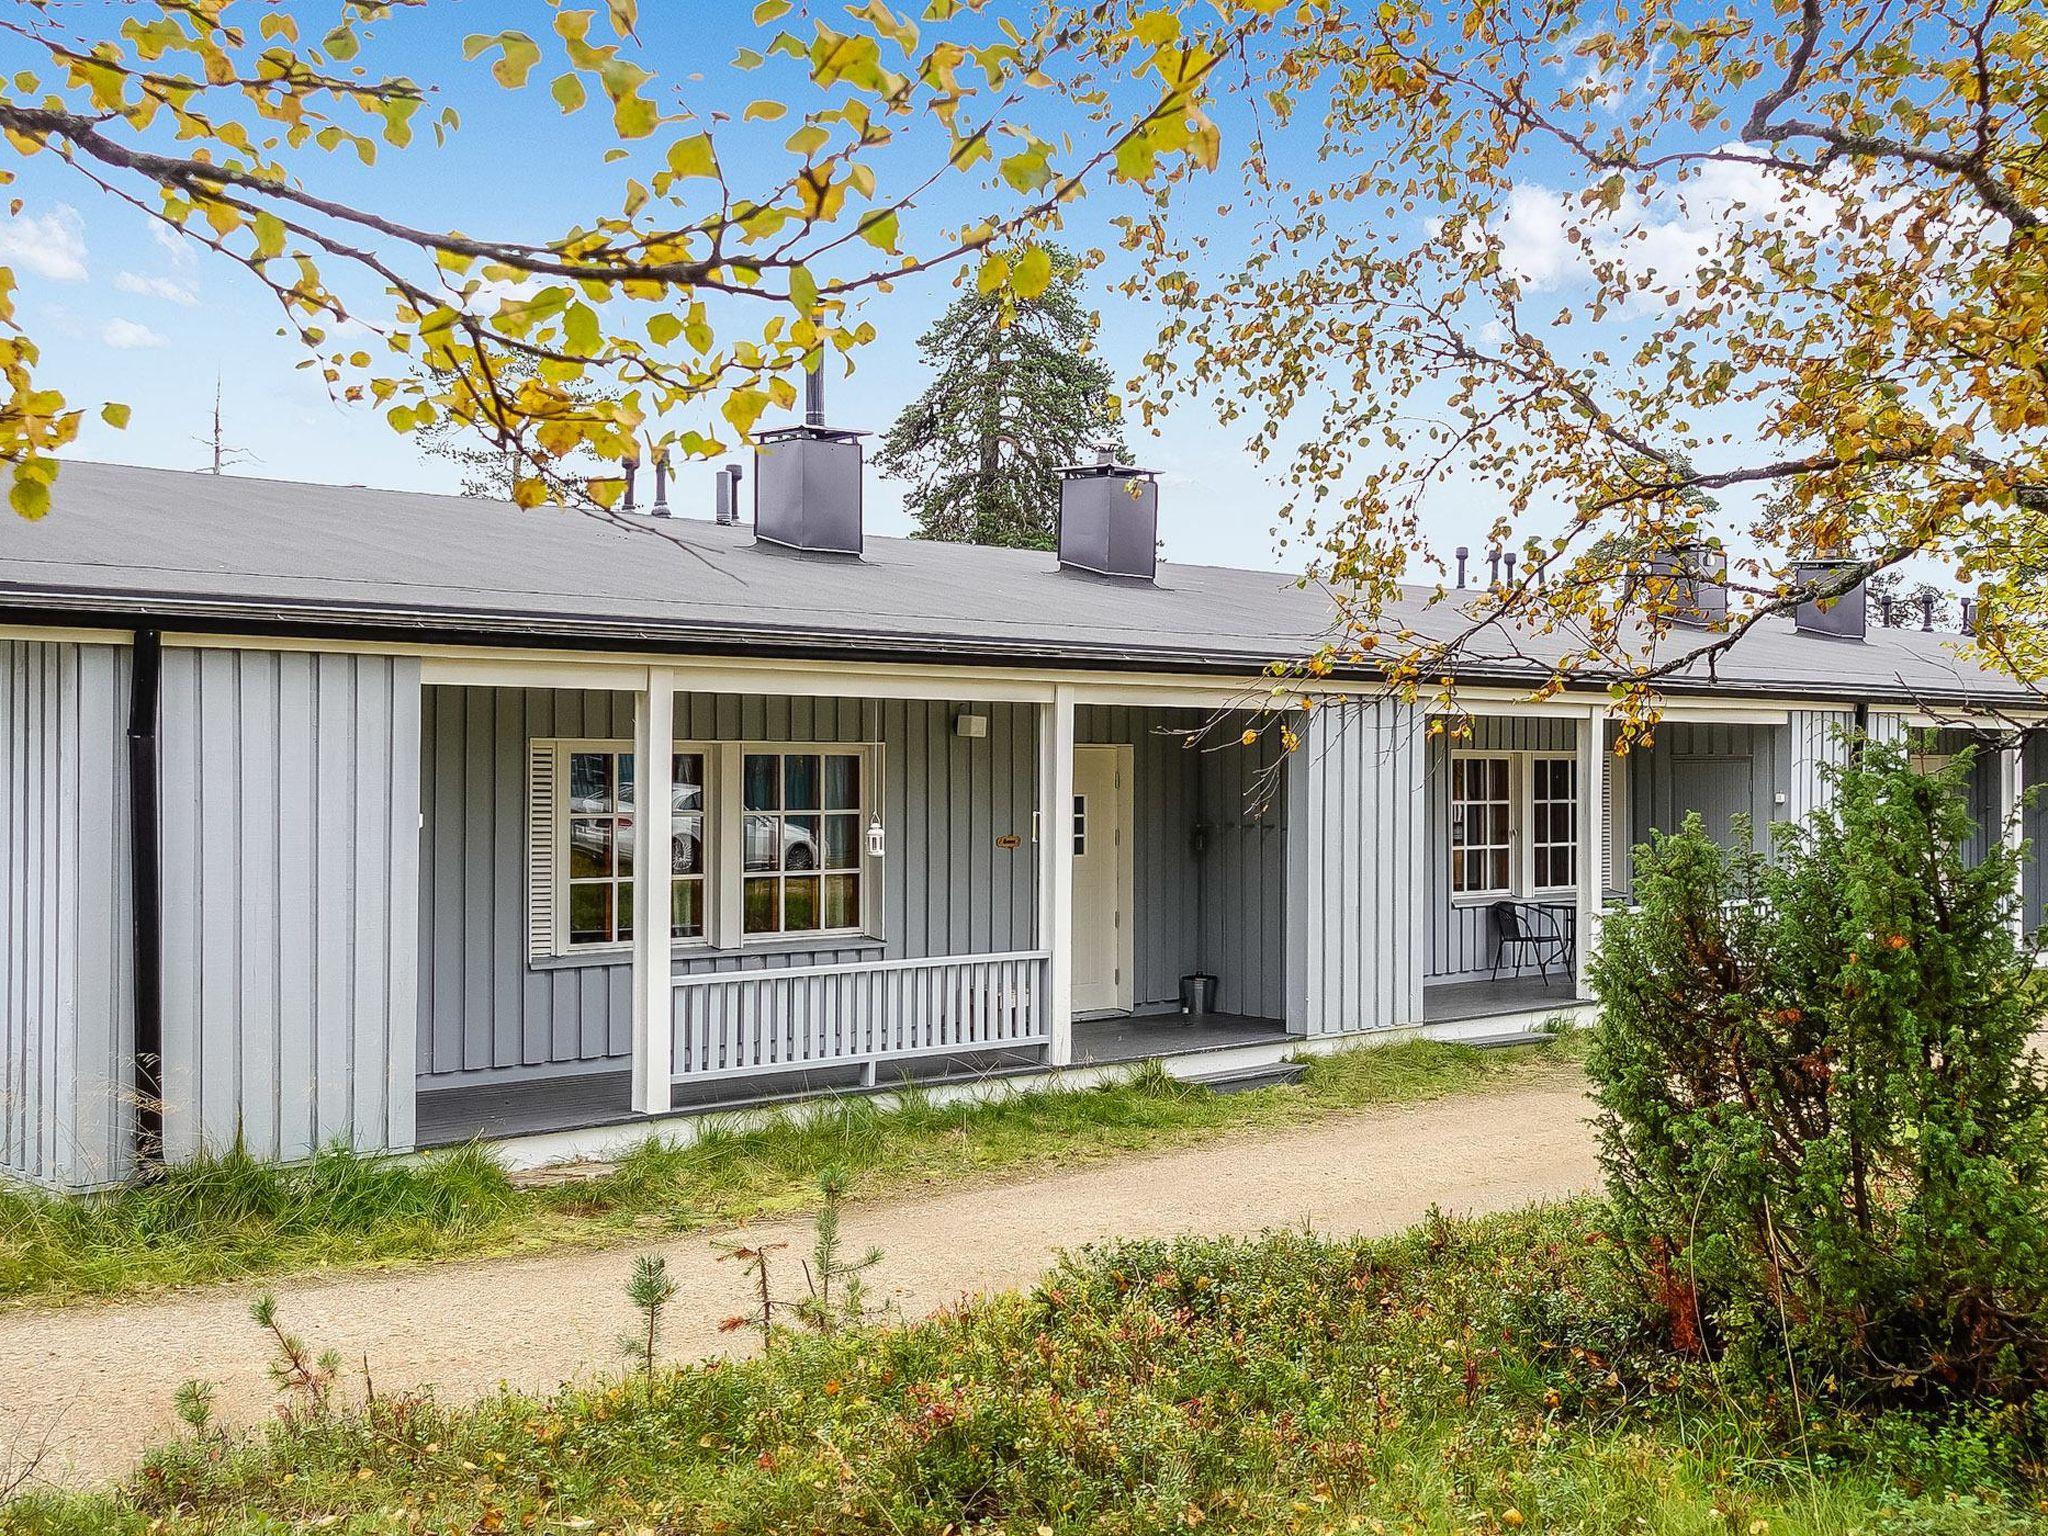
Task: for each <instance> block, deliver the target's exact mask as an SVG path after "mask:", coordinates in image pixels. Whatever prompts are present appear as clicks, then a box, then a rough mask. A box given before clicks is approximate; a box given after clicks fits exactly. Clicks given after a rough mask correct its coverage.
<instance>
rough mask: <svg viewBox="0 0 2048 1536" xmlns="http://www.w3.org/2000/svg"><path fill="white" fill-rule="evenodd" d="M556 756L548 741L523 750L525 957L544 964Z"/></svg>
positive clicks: (548, 942)
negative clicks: (524, 761)
mask: <svg viewBox="0 0 2048 1536" xmlns="http://www.w3.org/2000/svg"><path fill="white" fill-rule="evenodd" d="M559 761H560V754H559V753H558V752H557V751H556V750H555V744H554V743H553V742H552V741H533V742H528V743H527V748H526V953H527V955H528V957H529V958H531V959H534V960H545V959H547V958H548V957H549V956H551V955H553V954H554V952H555V888H556V881H555V842H556V839H555V774H556V771H557V764H558V762H559Z"/></svg>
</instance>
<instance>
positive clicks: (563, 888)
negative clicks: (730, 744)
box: [534, 737, 723, 959]
mask: <svg viewBox="0 0 2048 1536" xmlns="http://www.w3.org/2000/svg"><path fill="white" fill-rule="evenodd" d="M534 745H535V746H536V747H545V748H546V749H548V750H549V751H550V752H551V753H552V754H553V757H554V785H553V799H554V805H553V811H552V826H551V828H550V830H551V832H552V834H553V841H554V870H553V877H554V878H553V896H552V901H553V919H554V945H553V953H554V955H555V956H556V957H557V958H560V959H569V958H572V957H575V956H582V955H630V954H631V953H632V952H633V941H632V940H631V939H630V938H627V939H612V940H608V941H607V942H605V943H602V944H577V943H573V942H571V940H570V938H569V891H570V886H571V884H572V883H573V882H572V881H571V879H570V875H569V838H570V834H571V830H572V827H573V823H574V820H575V816H574V813H573V812H571V810H570V809H569V793H570V784H569V759H570V758H571V757H573V756H575V755H576V754H577V753H579V752H609V753H611V754H613V756H614V757H615V758H617V757H631V756H632V755H633V751H634V743H633V741H632V739H631V738H630V737H628V738H626V739H625V740H622V741H615V740H611V739H609V738H599V737H587V738H583V737H560V738H555V739H551V740H547V741H536V742H535V743H534ZM718 747H719V744H718V743H717V742H715V741H710V742H707V741H679V742H676V743H675V745H674V746H673V748H671V750H672V751H673V752H674V753H676V754H678V755H680V754H683V753H693V754H696V755H698V756H701V757H702V758H703V759H704V812H703V814H704V848H703V863H704V875H703V880H704V931H703V933H702V934H699V935H697V936H695V937H692V938H680V939H679V938H674V937H673V936H671V939H670V943H671V945H672V947H673V948H674V949H675V950H676V951H677V952H678V953H681V952H684V951H688V950H697V949H710V948H712V947H713V942H712V941H713V936H714V935H715V934H716V933H717V931H718V930H717V922H718V919H717V915H716V912H715V910H714V908H715V904H716V902H717V900H718V851H719V845H720V843H721V842H722V841H723V838H722V837H721V828H720V827H719V825H718V821H719V816H718V806H719V799H718V776H719V772H720V768H721V766H722V765H721V764H720V763H719V760H718ZM633 782H634V785H635V787H636V790H637V787H638V785H639V776H638V774H637V773H636V774H635V775H634V781H633ZM634 814H635V817H636V819H637V816H638V811H637V809H636V811H635V812H634ZM635 920H636V921H637V920H638V914H637V913H636V914H635Z"/></svg>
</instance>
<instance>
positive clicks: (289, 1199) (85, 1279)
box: [0, 1147, 521, 1297]
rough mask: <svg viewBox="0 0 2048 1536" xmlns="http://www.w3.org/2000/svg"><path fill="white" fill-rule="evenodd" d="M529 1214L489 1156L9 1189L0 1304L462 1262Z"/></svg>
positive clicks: (193, 1167)
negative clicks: (341, 1269)
mask: <svg viewBox="0 0 2048 1536" xmlns="http://www.w3.org/2000/svg"><path fill="white" fill-rule="evenodd" d="M520 1204H521V1197H520V1195H519V1192H518V1191H517V1190H515V1189H514V1188H513V1187H512V1182H511V1180H510V1179H509V1178H507V1177H506V1174H505V1170H504V1169H503V1168H501V1167H500V1166H499V1165H498V1164H497V1162H496V1161H494V1160H493V1159H492V1157H491V1156H490V1154H489V1153H488V1152H486V1151H485V1150H484V1149H483V1148H481V1147H464V1148H461V1149H458V1150H456V1151H452V1152H447V1153H443V1154H439V1155H436V1156H434V1157H431V1158H425V1159H421V1160H419V1161H416V1162H405V1161H400V1160H396V1159H392V1158H375V1157H367V1156H364V1155H361V1154H359V1153H355V1152H351V1151H349V1150H347V1149H346V1148H334V1149H331V1150H328V1151H324V1152H322V1153H321V1154H320V1155H319V1156H318V1157H316V1158H314V1159H313V1160H312V1161H311V1162H308V1163H304V1164H300V1165H297V1166H294V1167H279V1166H277V1165H276V1164H272V1163H264V1162H259V1161H257V1160H256V1159H255V1158H253V1157H250V1156H249V1155H248V1154H247V1153H245V1152H239V1151H237V1152H230V1153H227V1154H225V1155H222V1156H218V1157H203V1158H199V1159H197V1160H195V1161H192V1162H189V1163H183V1164H180V1165H179V1166H177V1167H175V1168H172V1169H170V1170H168V1171H167V1172H165V1173H164V1175H163V1176H162V1177H161V1178H159V1179H157V1180H156V1181H154V1182H152V1183H149V1184H143V1185H138V1186H136V1187H134V1188H132V1189H125V1190H120V1191H117V1192H114V1193H111V1194H106V1195H97V1196H87V1197H81V1198H73V1199H65V1198H61V1197H58V1196H54V1195H47V1194H39V1193H35V1192H31V1191H23V1190H18V1189H7V1188H0V1296H6V1297H22V1296H33V1295H60V1296H61V1295H66V1294H84V1295H111V1294H115V1293H118V1292H123V1291H133V1290H144V1289H150V1288H153V1287H158V1286H165V1285H184V1284H193V1283H198V1282H203V1281H208V1280H221V1279H227V1278H230V1277H233V1276H237V1275H247V1274H252V1273H257V1272H262V1271H267V1270H276V1269H280V1268H285V1267H297V1266H302V1265H315V1264H320V1263H323V1262H364V1261H371V1260H376V1259H380V1258H399V1257H417V1256H424V1255H430V1254H434V1253H439V1252H447V1251H453V1250H458V1249H460V1248H462V1247H463V1246H465V1245H466V1244H467V1243H469V1242H470V1241H472V1240H474V1239H476V1238H479V1237H482V1236H485V1235H487V1234H489V1233H491V1232H493V1231H495V1230H496V1229H498V1228H499V1227H500V1226H501V1225H502V1224H504V1223H505V1222H506V1221H508V1220H509V1219H511V1218H512V1217H513V1216H514V1215H515V1214H516V1212H517V1211H518V1209H519V1207H520Z"/></svg>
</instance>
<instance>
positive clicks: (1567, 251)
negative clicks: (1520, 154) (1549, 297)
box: [1496, 161, 1835, 303]
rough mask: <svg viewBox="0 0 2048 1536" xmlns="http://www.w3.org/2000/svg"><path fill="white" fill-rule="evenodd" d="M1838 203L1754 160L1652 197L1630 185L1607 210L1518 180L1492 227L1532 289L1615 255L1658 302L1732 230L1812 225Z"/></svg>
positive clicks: (1504, 261)
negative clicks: (1577, 238)
mask: <svg viewBox="0 0 2048 1536" xmlns="http://www.w3.org/2000/svg"><path fill="white" fill-rule="evenodd" d="M1834 209H1835V199H1834V197H1833V196H1832V195H1831V194H1830V193H1829V192H1828V191H1826V190H1825V189H1820V188H1814V187H1810V186H1804V185H1799V184H1795V183H1793V182H1792V181H1791V180H1790V179H1789V178H1786V177H1784V176H1781V175H1777V174H1774V173H1772V172H1770V171H1767V170H1765V169H1763V168H1761V167H1759V166H1756V165H1751V164H1739V163H1733V162H1724V161H1716V162H1712V163H1709V164H1707V165H1706V166H1705V167H1703V168H1702V170H1701V172H1700V174H1699V175H1697V176H1695V177H1693V178H1691V179H1690V180H1688V181H1686V182H1684V183H1683V184H1682V185H1676V186H1671V187H1667V188H1665V189H1663V190H1661V191H1659V192H1658V193H1656V194H1655V195H1654V196H1652V197H1651V198H1650V199H1648V200H1645V199H1643V198H1640V197H1638V196H1637V195H1636V194H1635V193H1634V192H1633V191H1631V192H1630V193H1628V194H1627V195H1626V196H1624V197H1623V199H1622V201H1621V205H1620V206H1619V207H1618V208H1616V209H1615V210H1614V212H1613V213H1612V214H1610V215H1607V216H1605V217H1597V216H1594V215H1591V214H1589V213H1588V212H1587V210H1585V209H1583V208H1581V207H1580V206H1579V204H1578V199H1577V194H1576V193H1571V194H1567V193H1563V192H1557V191H1553V190H1552V189H1550V188H1549V187H1545V186H1541V185H1539V184H1536V183H1533V182H1522V183H1518V184H1517V185H1516V186H1515V187H1514V189H1513V190H1512V191H1511V192H1510V193H1509V195H1508V200H1507V208H1506V212H1505V214H1504V215H1503V217H1502V218H1501V220H1500V222H1499V224H1498V225H1497V226H1496V227H1497V231H1498V233H1499V236H1500V240H1501V265H1502V267H1503V268H1505V269H1506V270H1507V271H1508V272H1509V273H1511V274H1513V275H1514V276H1515V277H1516V278H1517V279H1518V280H1519V281H1520V282H1521V284H1522V286H1523V287H1524V288H1526V289H1528V290H1529V291H1530V292H1532V293H1541V292H1544V291H1549V290H1556V289H1561V288H1566V287H1570V286H1572V285H1573V284H1575V283H1577V282H1579V281H1582V280H1583V279H1585V278H1586V277H1587V276H1589V275H1590V264H1591V263H1592V262H1596V261H1598V262H1612V263H1614V264H1616V265H1617V266H1619V267H1620V268H1621V270H1622V271H1623V272H1625V273H1627V274H1628V275H1629V276H1631V277H1638V278H1647V279H1648V280H1649V282H1650V284H1651V287H1652V289H1653V290H1654V292H1653V295H1651V296H1646V298H1645V302H1646V303H1660V302H1661V300H1662V294H1663V293H1664V292H1666V291H1669V290H1670V289H1673V288H1678V289H1683V288H1685V287H1688V286H1690V280H1691V279H1692V278H1693V276H1694V275H1695V274H1697V273H1698V272H1699V270H1700V268H1701V267H1703V266H1704V265H1706V264H1707V263H1708V262H1709V261H1710V260H1712V259H1713V258H1714V257H1715V256H1716V255H1717V254H1719V253H1720V252H1721V251H1722V250H1724V249H1725V248H1726V244H1727V242H1728V240H1729V239H1730V237H1731V236H1733V235H1734V234H1736V233H1737V232H1739V231H1743V230H1750V231H1753V230H1756V229H1759V228H1762V227H1765V226H1767V225H1768V226H1775V227H1778V228H1783V229H1795V230H1804V231H1806V232H1809V233H1811V232H1816V231H1818V230H1819V229H1820V228H1821V227H1822V225H1823V224H1824V223H1825V222H1826V221H1827V220H1828V219H1829V218H1830V217H1831V216H1832V213H1833V212H1834ZM1574 225H1577V226H1579V227H1580V228H1581V229H1582V230H1583V231H1584V233H1585V235H1586V237H1587V238H1586V239H1585V240H1584V242H1583V243H1580V244H1574V243H1573V242H1572V241H1570V240H1569V239H1567V238H1566V231H1567V229H1569V228H1570V227H1572V226H1574Z"/></svg>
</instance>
